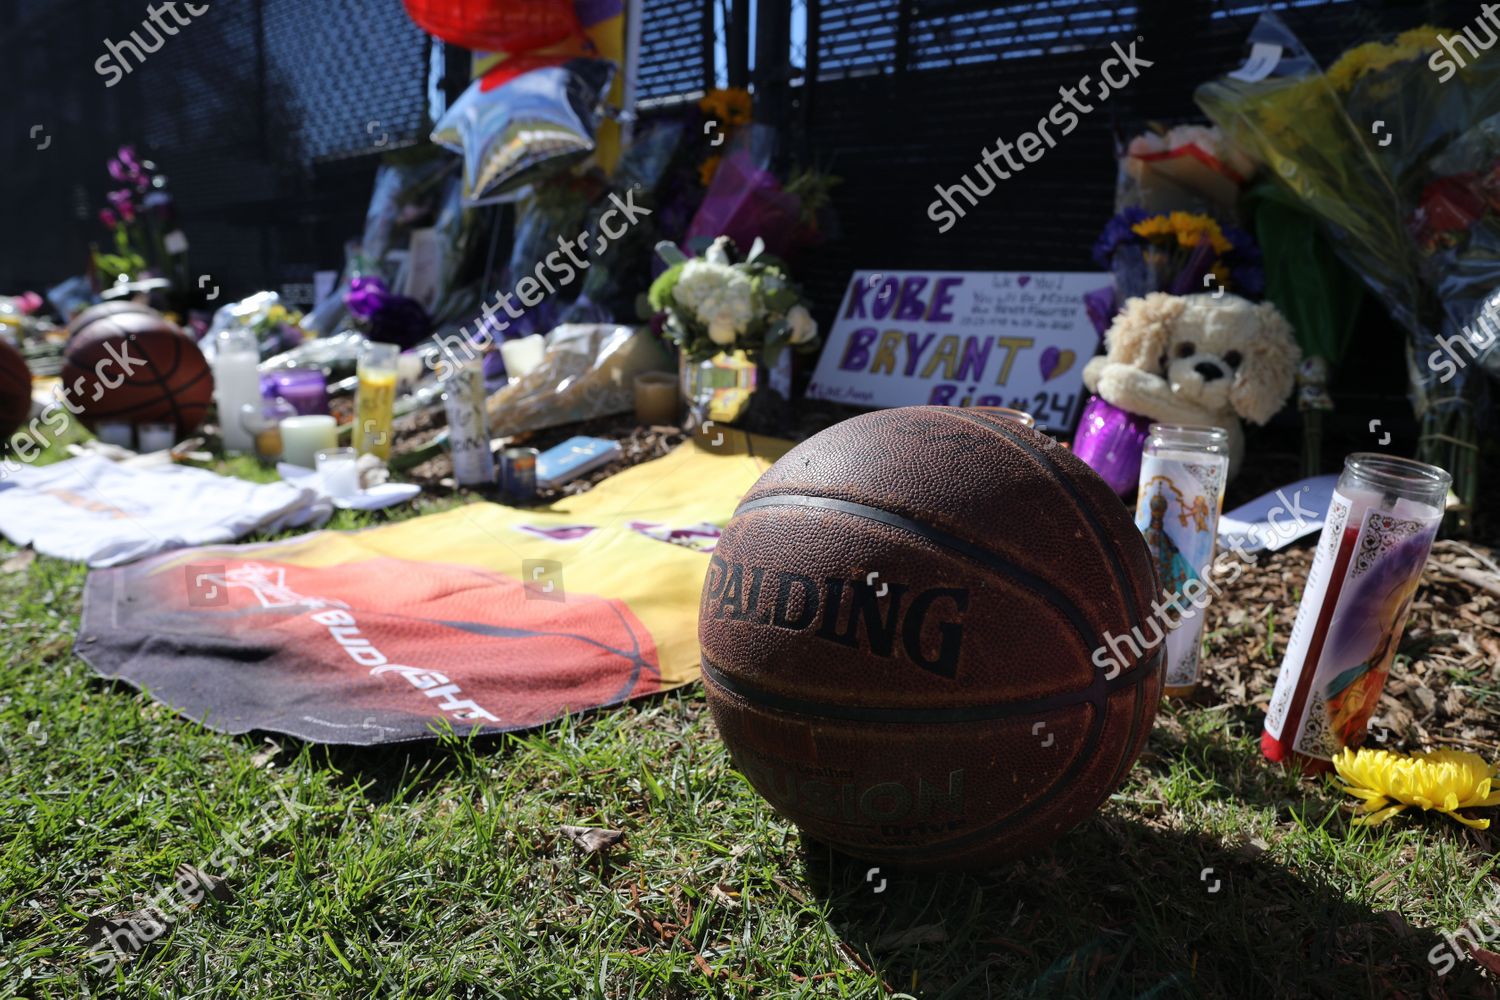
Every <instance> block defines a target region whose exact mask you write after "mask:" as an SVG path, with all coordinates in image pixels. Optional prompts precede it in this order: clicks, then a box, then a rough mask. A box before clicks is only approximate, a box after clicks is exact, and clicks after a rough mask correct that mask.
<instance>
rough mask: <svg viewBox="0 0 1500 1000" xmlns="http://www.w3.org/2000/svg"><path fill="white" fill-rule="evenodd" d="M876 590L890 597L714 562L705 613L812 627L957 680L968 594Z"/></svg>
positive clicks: (897, 587) (832, 580)
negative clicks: (955, 676)
mask: <svg viewBox="0 0 1500 1000" xmlns="http://www.w3.org/2000/svg"><path fill="white" fill-rule="evenodd" d="M887 588H888V589H887ZM879 589H881V590H885V591H886V593H885V594H884V596H881V595H880V594H879V593H878V592H877V587H876V586H875V585H872V584H871V583H868V582H866V580H865V579H863V578H855V579H851V580H846V579H843V578H841V577H827V578H825V579H824V580H823V581H822V582H821V583H819V582H818V581H817V580H814V579H813V578H812V577H810V576H803V575H802V574H800V573H792V572H790V571H788V570H772V569H768V568H767V567H765V566H746V565H745V564H743V563H731V562H727V561H725V560H724V559H722V558H720V557H719V556H714V558H713V560H712V562H711V563H710V565H709V570H708V583H707V586H706V587H705V588H704V591H703V607H702V613H703V614H704V615H705V616H708V615H711V616H712V617H714V618H722V619H727V620H730V621H741V622H751V621H753V622H756V623H758V624H761V625H769V626H771V627H772V628H778V629H788V630H790V631H793V632H805V631H808V630H812V629H815V630H816V631H815V632H814V633H813V634H814V635H815V636H816V637H817V638H819V639H824V640H826V641H828V642H833V643H838V644H839V645H841V646H847V647H850V648H852V649H864V650H868V651H869V652H871V653H873V654H874V655H876V656H881V657H886V658H889V659H897V658H905V659H906V660H909V661H910V662H911V663H912V664H913V665H915V666H917V667H920V668H921V669H923V670H927V671H930V672H932V673H934V674H937V675H938V676H939V677H947V678H950V679H951V678H952V677H953V676H954V675H955V674H957V673H958V656H959V652H960V651H961V649H962V648H963V639H964V623H963V617H962V616H963V613H964V612H966V611H967V610H968V609H969V591H968V588H965V587H933V588H932V589H930V590H923V591H920V592H915V591H913V590H912V589H911V588H910V587H909V586H907V585H906V584H904V583H887V582H886V581H885V580H883V579H882V580H881V581H880V584H879ZM934 642H935V645H936V649H934V648H933V646H934Z"/></svg>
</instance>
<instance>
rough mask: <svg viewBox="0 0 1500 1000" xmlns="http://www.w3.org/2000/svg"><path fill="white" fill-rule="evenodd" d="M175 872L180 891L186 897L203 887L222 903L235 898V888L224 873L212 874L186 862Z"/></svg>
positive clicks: (204, 890) (203, 889)
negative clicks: (230, 886)
mask: <svg viewBox="0 0 1500 1000" xmlns="http://www.w3.org/2000/svg"><path fill="white" fill-rule="evenodd" d="M175 874H176V876H177V888H178V891H179V892H181V893H182V894H183V896H184V897H191V896H194V895H197V893H196V892H195V891H194V890H195V889H201V890H202V891H203V892H205V893H207V894H208V895H210V896H212V897H213V898H214V899H217V900H218V901H219V902H221V903H228V902H231V901H233V900H234V890H233V889H231V888H229V880H228V879H226V878H224V877H223V876H222V875H210V874H209V873H208V872H206V871H204V870H202V869H201V868H194V867H193V866H192V865H190V864H187V863H186V862H184V863H183V864H180V865H178V866H177V871H176V872H175Z"/></svg>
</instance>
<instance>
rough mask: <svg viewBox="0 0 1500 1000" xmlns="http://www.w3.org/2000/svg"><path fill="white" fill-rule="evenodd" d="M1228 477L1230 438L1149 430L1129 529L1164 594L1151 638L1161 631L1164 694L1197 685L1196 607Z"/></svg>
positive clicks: (1199, 619)
mask: <svg viewBox="0 0 1500 1000" xmlns="http://www.w3.org/2000/svg"><path fill="white" fill-rule="evenodd" d="M1228 473H1229V434H1228V433H1227V432H1225V431H1224V430H1223V429H1222V428H1219V427H1178V426H1174V425H1171V424H1152V425H1151V436H1150V437H1148V438H1147V439H1146V444H1145V447H1144V449H1143V450H1142V452H1141V481H1140V490H1139V493H1138V494H1137V497H1136V502H1135V524H1136V527H1138V528H1140V529H1141V533H1142V534H1143V535H1145V536H1146V547H1147V548H1148V549H1150V551H1151V558H1152V560H1153V561H1154V562H1155V564H1156V579H1157V581H1158V583H1159V584H1160V586H1161V589H1162V592H1163V598H1162V603H1161V605H1159V606H1160V607H1162V608H1163V609H1167V608H1175V610H1176V614H1177V617H1176V618H1175V619H1173V618H1170V617H1167V615H1166V614H1163V619H1164V620H1163V621H1161V622H1159V623H1158V625H1159V626H1160V627H1161V628H1160V629H1158V630H1155V634H1158V635H1159V634H1161V630H1162V629H1164V630H1166V638H1165V642H1166V647H1167V656H1166V661H1167V682H1166V687H1165V689H1164V693H1165V694H1167V695H1168V696H1171V697H1179V698H1181V697H1187V696H1188V695H1190V694H1192V693H1193V691H1194V689H1195V688H1196V687H1197V685H1198V652H1199V646H1200V643H1201V641H1202V639H1201V637H1202V635H1203V609H1204V608H1205V607H1206V606H1207V603H1208V597H1209V595H1210V594H1211V593H1212V590H1213V587H1212V585H1211V584H1210V583H1209V582H1208V575H1209V568H1210V566H1211V564H1212V563H1213V558H1214V540H1215V539H1216V537H1217V536H1218V532H1219V513H1220V511H1221V510H1222V509H1223V506H1224V482H1225V480H1226V479H1227V478H1228Z"/></svg>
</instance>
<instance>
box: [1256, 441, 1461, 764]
mask: <svg viewBox="0 0 1500 1000" xmlns="http://www.w3.org/2000/svg"><path fill="white" fill-rule="evenodd" d="M1452 481H1453V477H1452V476H1450V475H1448V473H1447V472H1445V471H1443V470H1442V469H1439V468H1438V467H1437V466H1435V465H1426V464H1424V463H1422V462H1413V461H1411V460H1409V459H1405V458H1394V457H1391V456H1389V455H1378V454H1374V453H1369V452H1366V453H1361V454H1358V455H1350V456H1349V458H1348V459H1347V460H1345V462H1344V474H1343V475H1342V476H1340V477H1339V483H1338V486H1337V487H1335V489H1334V493H1333V500H1332V502H1331V503H1330V505H1329V508H1328V519H1327V521H1326V522H1325V523H1324V525H1323V534H1322V536H1321V537H1320V538H1319V539H1318V551H1317V553H1316V554H1315V555H1314V556H1313V563H1312V569H1310V570H1309V571H1308V574H1307V585H1306V586H1305V587H1304V588H1303V590H1302V603H1301V605H1300V606H1298V608H1297V621H1296V623H1295V624H1294V625H1293V626H1292V634H1291V638H1290V639H1288V640H1287V649H1286V657H1285V658H1284V659H1283V660H1282V661H1281V672H1280V673H1279V674H1278V675H1277V677H1276V689H1275V691H1274V693H1273V694H1272V695H1271V706H1270V708H1269V709H1268V710H1267V712H1266V728H1265V732H1264V733H1262V734H1261V738H1260V748H1261V752H1262V753H1264V754H1265V755H1266V756H1267V757H1268V758H1270V759H1271V760H1274V761H1285V762H1287V763H1288V764H1293V765H1296V766H1299V767H1301V768H1302V770H1303V771H1305V772H1307V773H1316V772H1319V771H1327V770H1328V769H1329V768H1330V767H1331V763H1330V762H1331V761H1332V759H1333V757H1334V755H1336V754H1337V753H1338V752H1339V751H1340V750H1342V749H1343V748H1344V747H1349V746H1358V745H1359V744H1360V743H1362V742H1363V741H1364V738H1365V730H1366V727H1367V726H1368V725H1369V722H1370V716H1371V715H1373V714H1374V712H1375V707H1376V705H1377V704H1378V703H1379V701H1380V693H1381V691H1382V690H1383V689H1384V688H1385V681H1386V677H1387V676H1388V675H1389V674H1390V670H1391V662H1392V661H1393V660H1394V659H1395V657H1396V647H1397V645H1398V644H1399V643H1400V641H1401V632H1402V630H1403V629H1404V628H1405V627H1406V616H1407V613H1408V612H1409V611H1410V610H1411V603H1412V597H1413V596H1414V595H1415V594H1416V591H1417V584H1418V583H1419V582H1421V579H1422V568H1423V567H1424V566H1425V565H1426V564H1427V552H1428V550H1429V549H1430V548H1432V540H1433V538H1435V537H1436V536H1437V530H1438V525H1439V524H1440V523H1441V522H1442V520H1443V506H1444V502H1445V500H1446V499H1447V496H1448V485H1449V484H1450V483H1451V482H1452Z"/></svg>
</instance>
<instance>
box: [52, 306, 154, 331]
mask: <svg viewBox="0 0 1500 1000" xmlns="http://www.w3.org/2000/svg"><path fill="white" fill-rule="evenodd" d="M127 312H132V313H146V314H147V315H150V316H156V315H159V314H158V313H157V311H156V310H155V309H152V308H151V307H150V306H148V305H143V304H142V303H140V302H134V301H131V300H130V299H120V300H117V301H115V302H101V303H100V304H99V305H97V306H89V307H88V308H87V309H85V310H83V311H82V312H80V313H79V314H78V315H77V316H74V317H73V321H72V322H71V323H69V324H68V339H69V340H72V339H73V338H74V337H76V336H78V334H80V333H82V332H83V331H84V330H87V329H88V328H89V327H90V326H92V325H93V324H95V323H97V322H99V321H100V320H102V319H107V318H109V317H110V316H116V315H118V314H120V313H127Z"/></svg>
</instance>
